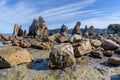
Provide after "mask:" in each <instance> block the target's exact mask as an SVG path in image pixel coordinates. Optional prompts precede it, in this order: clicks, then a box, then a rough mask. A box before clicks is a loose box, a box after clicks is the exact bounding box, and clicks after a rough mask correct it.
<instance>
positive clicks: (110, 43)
mask: <svg viewBox="0 0 120 80" xmlns="http://www.w3.org/2000/svg"><path fill="white" fill-rule="evenodd" d="M119 46H120V45H119V44H117V43H116V42H114V41H112V40H110V39H104V40H102V47H103V48H104V49H110V50H111V49H117V48H118V47H119Z"/></svg>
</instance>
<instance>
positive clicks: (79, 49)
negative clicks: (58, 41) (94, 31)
mask: <svg viewBox="0 0 120 80" xmlns="http://www.w3.org/2000/svg"><path fill="white" fill-rule="evenodd" d="M73 47H74V55H75V57H80V56H82V55H85V54H87V53H90V52H91V50H92V47H91V43H90V41H89V40H88V39H86V40H83V41H81V42H79V43H75V44H73Z"/></svg>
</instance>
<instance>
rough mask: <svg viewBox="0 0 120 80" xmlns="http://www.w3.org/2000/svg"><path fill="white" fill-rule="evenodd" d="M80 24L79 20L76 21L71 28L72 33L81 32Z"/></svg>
mask: <svg viewBox="0 0 120 80" xmlns="http://www.w3.org/2000/svg"><path fill="white" fill-rule="evenodd" d="M80 26H81V22H77V23H76V25H75V27H74V29H73V31H72V35H73V34H81V32H80Z"/></svg>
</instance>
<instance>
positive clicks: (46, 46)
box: [31, 42, 53, 50]
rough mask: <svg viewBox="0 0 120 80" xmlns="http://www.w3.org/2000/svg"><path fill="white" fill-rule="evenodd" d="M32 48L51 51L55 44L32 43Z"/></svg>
mask: <svg viewBox="0 0 120 80" xmlns="http://www.w3.org/2000/svg"><path fill="white" fill-rule="evenodd" d="M31 46H32V47H34V48H38V49H43V50H50V49H51V47H52V46H53V43H50V42H31Z"/></svg>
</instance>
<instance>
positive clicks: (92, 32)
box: [89, 25, 96, 36]
mask: <svg viewBox="0 0 120 80" xmlns="http://www.w3.org/2000/svg"><path fill="white" fill-rule="evenodd" d="M95 34H96V32H95V29H94V26H93V25H91V26H90V28H89V35H90V36H94V35H95Z"/></svg>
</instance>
